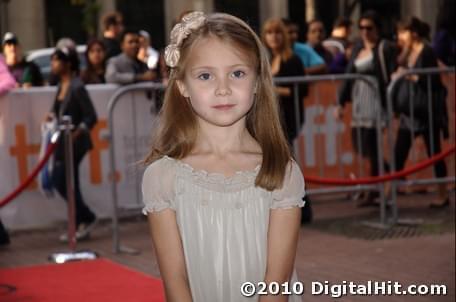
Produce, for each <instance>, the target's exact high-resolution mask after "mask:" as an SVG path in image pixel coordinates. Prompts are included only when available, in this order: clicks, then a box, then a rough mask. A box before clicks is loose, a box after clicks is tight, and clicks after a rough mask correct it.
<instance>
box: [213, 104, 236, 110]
mask: <svg viewBox="0 0 456 302" xmlns="http://www.w3.org/2000/svg"><path fill="white" fill-rule="evenodd" d="M233 107H234V104H226V105H217V106H212V108H214V109H217V110H228V109H231V108H233Z"/></svg>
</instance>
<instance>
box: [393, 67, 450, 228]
mask: <svg viewBox="0 0 456 302" xmlns="http://www.w3.org/2000/svg"><path fill="white" fill-rule="evenodd" d="M451 73H452V74H454V73H455V68H454V67H446V68H438V67H435V68H419V69H418V68H416V69H409V70H405V71H404V72H403V73H402V74H400V75H399V76H398V77H397V78H395V79H393V80H392V81H391V82H390V84H389V85H388V88H387V114H388V121H389V123H388V144H389V146H390V148H389V156H390V165H391V170H392V171H395V170H396V160H395V157H396V155H395V148H394V143H393V139H394V129H393V123H392V122H393V120H394V118H395V114H397V113H395V112H394V102H395V101H396V100H395V99H394V93H395V92H396V89H397V88H398V86H399V84H400V83H401V82H402V81H403V80H405V79H406V78H409V77H410V76H414V75H415V76H426V86H427V87H426V88H427V89H426V95H427V109H428V110H427V113H428V116H427V118H428V122H427V124H428V125H429V127H428V129H426V130H427V131H429V142H428V143H430V150H431V154H434V151H435V146H434V133H435V132H434V130H435V129H434V127H435V123H434V119H435V116H434V112H433V94H434V91H433V87H432V82H431V76H436V75H437V76H440V75H442V74H451ZM439 80H440V79H439ZM453 84H454V82H453ZM413 101H414V100H413V98H412V94H409V99H408V104H409V113H410V115H409V116H408V118H409V119H410V123H409V125H410V135H411V142H412V143H413V141H414V140H415V133H414V122H415V120H417V117H415V116H414V106H413ZM444 101H445V102H446V100H444ZM453 122H454V121H453ZM448 123H449V127H451V125H452V124H451V121H448ZM453 125H454V124H453ZM412 154H413V152H412ZM413 157H414V158H415V159H416V157H415V156H413ZM454 182H455V177H454V176H451V177H444V178H436V177H435V175H434V177H433V178H428V179H420V180H393V181H392V185H391V206H392V221H393V223H398V222H400V221H399V214H398V206H397V187H398V186H399V185H401V186H414V185H423V184H438V183H454Z"/></svg>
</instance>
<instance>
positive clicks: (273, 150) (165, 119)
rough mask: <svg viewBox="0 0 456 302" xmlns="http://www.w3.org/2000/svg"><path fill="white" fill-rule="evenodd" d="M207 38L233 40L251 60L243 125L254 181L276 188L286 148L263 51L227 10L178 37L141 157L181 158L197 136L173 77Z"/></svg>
mask: <svg viewBox="0 0 456 302" xmlns="http://www.w3.org/2000/svg"><path fill="white" fill-rule="evenodd" d="M207 37H217V38H219V39H221V40H222V41H225V42H227V43H230V44H232V45H235V46H236V47H237V49H239V51H241V52H242V53H243V54H245V55H246V57H247V58H249V59H250V60H251V62H253V63H254V67H255V68H256V70H257V75H258V86H257V90H256V96H255V101H254V104H253V107H252V108H251V110H250V111H249V113H248V114H247V118H246V126H247V130H248V131H249V133H250V134H251V135H252V136H253V138H255V140H256V141H257V142H258V144H259V145H260V147H261V150H262V153H263V159H262V164H261V169H260V171H259V173H258V176H257V178H256V180H255V185H256V186H259V187H262V188H264V189H266V190H269V191H272V190H274V189H278V188H280V187H282V184H283V179H284V176H285V171H286V166H287V164H288V163H289V162H290V159H291V152H290V149H289V146H288V143H287V140H286V138H285V135H284V133H283V130H282V127H281V123H280V118H279V108H278V100H277V98H276V95H275V93H274V88H273V83H272V77H271V71H270V67H269V62H268V58H267V52H266V50H265V49H264V47H263V45H262V43H261V41H260V39H259V38H258V36H257V35H256V34H255V32H254V31H253V30H252V29H251V28H250V27H249V26H248V25H247V24H246V23H245V22H244V21H242V20H240V19H239V18H236V17H234V16H231V15H228V14H221V13H216V14H211V15H208V16H206V22H205V23H204V24H203V25H202V26H201V27H200V28H198V29H196V30H194V31H192V32H191V33H190V35H189V36H188V37H187V38H186V39H185V40H184V41H183V42H182V45H181V47H180V59H179V61H178V64H177V66H176V67H175V68H173V69H172V70H171V75H170V79H169V83H168V87H167V89H166V92H165V98H164V103H163V107H162V109H161V111H160V113H159V122H158V127H157V129H156V130H155V133H154V136H153V145H152V149H151V151H150V152H149V154H148V155H147V157H146V158H145V160H144V162H145V163H146V164H149V163H151V162H153V161H155V160H157V159H159V158H161V157H162V156H164V155H167V156H169V157H172V158H176V159H182V158H184V157H186V156H187V155H188V154H190V152H191V151H192V150H193V147H194V144H195V141H196V137H197V129H198V124H197V119H196V117H195V114H194V112H193V110H192V108H191V105H190V104H189V102H187V101H186V100H185V98H184V97H183V96H182V95H181V94H180V92H179V89H178V87H177V80H181V79H183V76H184V72H185V67H186V63H187V60H188V54H189V53H190V50H191V48H192V46H193V45H194V44H195V42H197V41H199V40H200V39H203V38H207Z"/></svg>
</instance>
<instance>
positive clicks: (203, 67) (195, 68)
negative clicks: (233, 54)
mask: <svg viewBox="0 0 456 302" xmlns="http://www.w3.org/2000/svg"><path fill="white" fill-rule="evenodd" d="M236 67H250V65H249V64H233V65H229V66H226V68H230V69H231V68H236ZM199 69H217V67H214V66H196V67H193V68H190V70H191V71H197V70H199Z"/></svg>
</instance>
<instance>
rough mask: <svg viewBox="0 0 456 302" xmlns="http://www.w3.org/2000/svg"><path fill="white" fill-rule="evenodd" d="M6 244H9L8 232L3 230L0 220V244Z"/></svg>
mask: <svg viewBox="0 0 456 302" xmlns="http://www.w3.org/2000/svg"><path fill="white" fill-rule="evenodd" d="M8 244H10V238H9V235H8V232H7V231H6V230H5V227H4V226H3V224H2V222H1V221H0V246H6V245H8Z"/></svg>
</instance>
